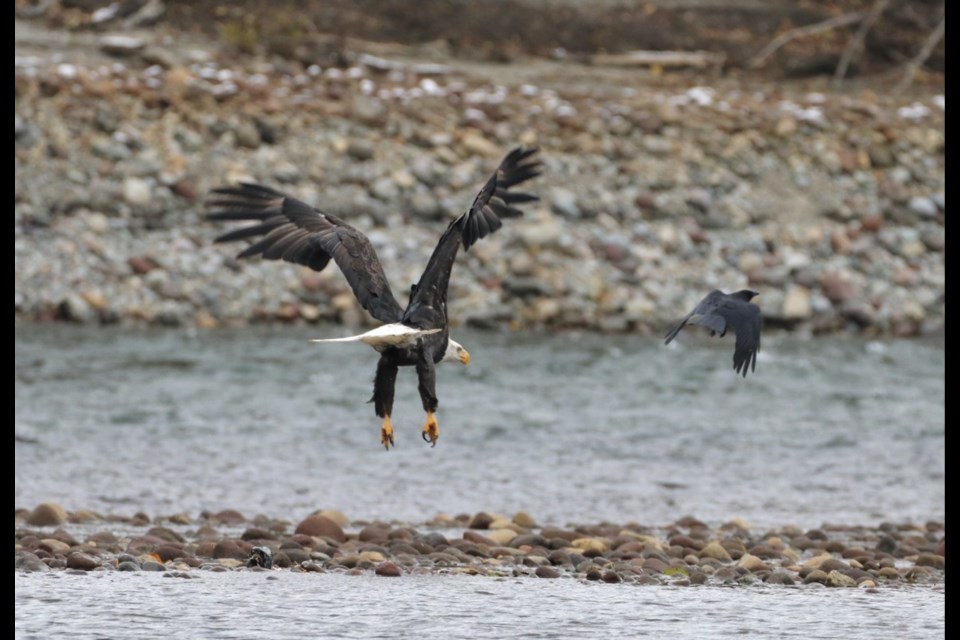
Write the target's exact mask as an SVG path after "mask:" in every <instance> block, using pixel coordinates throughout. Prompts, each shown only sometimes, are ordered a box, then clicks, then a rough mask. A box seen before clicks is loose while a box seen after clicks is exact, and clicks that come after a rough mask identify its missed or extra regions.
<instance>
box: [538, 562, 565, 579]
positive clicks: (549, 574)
mask: <svg viewBox="0 0 960 640" xmlns="http://www.w3.org/2000/svg"><path fill="white" fill-rule="evenodd" d="M533 573H534V575H535V576H537V577H538V578H559V577H560V572H559V571H557V570H556V569H554V568H553V567H550V566H547V565H541V566H539V567H537V570H536V571H534V572H533Z"/></svg>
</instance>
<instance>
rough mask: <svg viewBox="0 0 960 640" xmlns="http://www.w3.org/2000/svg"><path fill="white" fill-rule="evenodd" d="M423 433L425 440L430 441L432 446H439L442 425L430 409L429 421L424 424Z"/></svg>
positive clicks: (428, 413)
mask: <svg viewBox="0 0 960 640" xmlns="http://www.w3.org/2000/svg"><path fill="white" fill-rule="evenodd" d="M421 435H422V436H423V439H424V441H426V442H429V443H430V446H431V447H435V446H437V440H438V439H439V438H440V425H438V424H437V419H436V418H435V417H434V416H433V413H432V412H430V411H428V412H427V421H426V422H425V423H424V425H423V433H422V434H421Z"/></svg>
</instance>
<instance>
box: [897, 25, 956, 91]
mask: <svg viewBox="0 0 960 640" xmlns="http://www.w3.org/2000/svg"><path fill="white" fill-rule="evenodd" d="M946 24H947V16H946V14H944V16H943V17H942V18H940V24H938V25H937V26H936V27H934V29H933V31H931V32H930V35H929V36H927V39H926V40H925V41H924V42H923V46H922V47H920V52H919V53H917V55H915V56H914V57H913V58H911V59H910V60H908V61H907V64H906V65H904V67H905V71H904V73H903V78H901V79H900V82H898V83H897V86H895V87H894V88H893V93H894V95H899V94H901V93H903V92H904V91H906V90H907V87H909V86H910V83H912V82H913V77H914V76H915V75H917V70H918V69H919V68H920V67H921V66H922V65H923V63H924V62H926V61H927V58H929V57H930V54H932V53H933V50H934V49H935V48H936V46H937V45H938V44H940V41H941V40H943V34H944V32H945V31H946Z"/></svg>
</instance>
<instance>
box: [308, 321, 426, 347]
mask: <svg viewBox="0 0 960 640" xmlns="http://www.w3.org/2000/svg"><path fill="white" fill-rule="evenodd" d="M439 331H440V329H415V328H414V327H408V326H407V325H404V324H400V323H396V322H395V323H392V324H385V325H383V326H381V327H377V328H376V329H371V330H370V331H367V332H366V333H361V334H359V335H355V336H347V337H345V338H325V339H315V340H311V341H310V342H362V343H364V344H368V345H370V346H371V347H373V348H374V349H380V348H383V347H399V346H405V345H412V344H413V343H414V342H416V340H417V338H420V337H421V336H426V335H430V334H431V333H437V332H439Z"/></svg>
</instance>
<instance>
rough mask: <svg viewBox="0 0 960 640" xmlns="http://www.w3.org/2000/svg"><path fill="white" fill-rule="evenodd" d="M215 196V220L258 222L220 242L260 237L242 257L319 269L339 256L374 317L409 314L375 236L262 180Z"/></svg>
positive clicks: (212, 202) (388, 318)
mask: <svg viewBox="0 0 960 640" xmlns="http://www.w3.org/2000/svg"><path fill="white" fill-rule="evenodd" d="M213 194H214V195H213V197H211V198H210V199H209V200H208V201H207V206H208V207H210V208H211V211H210V213H209V214H208V215H207V218H208V219H209V220H228V221H232V220H238V221H239V220H254V221H257V222H258V224H253V225H249V226H246V227H241V228H239V229H236V230H234V231H229V232H227V233H225V234H223V235H221V236H219V237H217V238H216V239H215V240H214V242H232V241H236V240H245V239H251V240H255V242H254V243H253V244H251V245H250V246H249V247H247V248H246V249H244V250H243V251H241V252H240V253H239V254H238V255H237V257H238V258H247V257H250V256H257V255H260V256H262V257H263V259H264V260H285V261H287V262H293V263H296V264H302V265H304V266H307V267H310V268H311V269H313V270H314V271H322V270H323V269H324V267H326V266H327V263H329V262H330V259H331V258H333V260H334V261H335V262H336V263H337V266H338V267H340V270H341V271H342V272H343V275H344V276H345V277H346V279H347V282H348V283H349V284H350V287H351V288H352V289H353V293H354V295H355V296H356V298H357V301H358V302H359V303H360V306H362V307H363V308H364V309H366V310H367V311H368V312H369V313H370V315H372V316H373V317H374V318H376V319H377V320H380V321H381V322H387V323H389V322H397V321H398V320H399V319H400V317H401V316H402V315H403V308H402V307H401V306H400V304H399V303H398V302H397V300H396V298H394V296H393V292H392V291H391V290H390V284H389V282H388V281H387V277H386V275H385V274H384V272H383V266H382V265H381V264H380V259H379V258H378V257H377V252H376V251H375V250H374V248H373V245H371V244H370V240H369V239H368V238H367V237H366V236H365V235H364V234H363V233H361V232H360V231H358V230H357V229H355V228H353V227H351V226H350V225H349V224H347V223H346V222H344V221H343V220H341V219H339V218H337V217H336V216H334V215H331V214H329V213H324V212H323V211H320V210H319V209H314V208H313V207H311V206H309V205H307V204H305V203H303V202H301V201H300V200H297V199H296V198H291V197H290V196H288V195H285V194H283V193H281V192H279V191H276V190H274V189H271V188H269V187H264V186H261V185H257V184H249V183H243V184H240V185H237V186H232V187H219V188H217V189H214V190H213Z"/></svg>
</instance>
